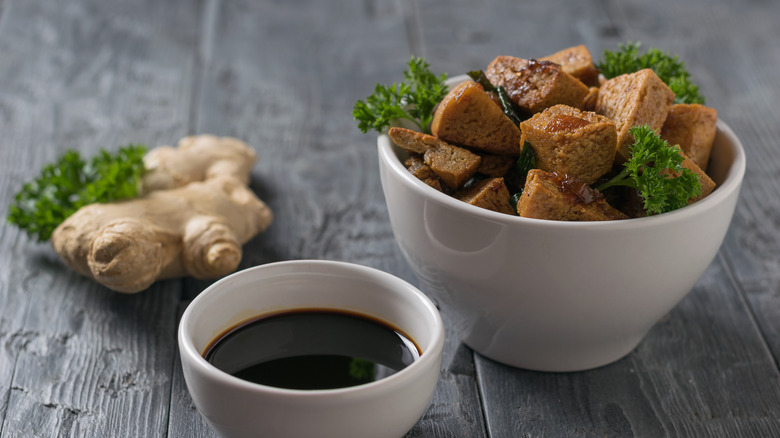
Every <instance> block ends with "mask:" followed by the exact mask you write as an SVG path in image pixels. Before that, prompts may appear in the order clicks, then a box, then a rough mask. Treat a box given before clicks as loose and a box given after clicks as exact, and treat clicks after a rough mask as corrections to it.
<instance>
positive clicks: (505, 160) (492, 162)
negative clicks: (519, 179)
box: [477, 154, 517, 177]
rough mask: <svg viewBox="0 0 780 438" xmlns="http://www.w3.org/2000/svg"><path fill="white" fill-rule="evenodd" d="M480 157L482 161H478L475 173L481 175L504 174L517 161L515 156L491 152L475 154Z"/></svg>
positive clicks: (497, 175)
mask: <svg viewBox="0 0 780 438" xmlns="http://www.w3.org/2000/svg"><path fill="white" fill-rule="evenodd" d="M477 155H479V156H480V157H482V162H481V163H479V168H478V169H477V173H481V174H483V175H487V176H492V177H499V176H504V175H506V173H507V172H509V169H511V168H512V166H514V165H515V163H516V162H517V158H516V157H511V156H509V155H492V154H477Z"/></svg>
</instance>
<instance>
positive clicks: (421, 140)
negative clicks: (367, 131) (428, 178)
mask: <svg viewBox="0 0 780 438" xmlns="http://www.w3.org/2000/svg"><path fill="white" fill-rule="evenodd" d="M387 135H388V136H389V137H390V139H391V140H393V142H394V143H395V144H396V145H398V147H399V148H401V149H406V150H407V151H409V152H412V153H415V154H420V155H422V154H424V153H425V152H426V151H427V150H428V149H433V148H437V147H443V146H446V145H447V142H445V141H442V140H440V139H438V138H436V137H434V136H432V135H428V134H423V133H422V132H417V131H413V130H411V129H406V128H398V127H392V128H390V130H389V131H387Z"/></svg>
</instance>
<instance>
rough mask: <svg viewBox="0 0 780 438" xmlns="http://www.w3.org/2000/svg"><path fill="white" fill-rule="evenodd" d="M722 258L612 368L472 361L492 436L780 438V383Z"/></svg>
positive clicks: (779, 377) (483, 360) (480, 359)
mask: <svg viewBox="0 0 780 438" xmlns="http://www.w3.org/2000/svg"><path fill="white" fill-rule="evenodd" d="M740 309H744V302H743V301H742V298H741V296H740V295H739V294H738V293H737V292H736V291H735V290H734V285H733V283H732V281H731V279H730V273H729V271H728V270H727V269H726V268H724V265H723V260H722V258H718V259H717V260H716V262H715V263H714V264H713V265H712V266H710V268H709V269H708V271H707V274H706V275H705V277H704V278H703V280H702V281H701V282H699V283H698V284H697V286H696V287H695V288H694V290H693V291H692V292H691V293H690V294H689V295H688V296H687V297H686V298H685V299H684V300H683V301H682V302H681V303H680V304H679V305H678V306H677V307H676V308H675V309H674V310H673V311H672V312H671V313H670V314H669V315H668V316H667V317H666V318H664V319H663V320H662V321H660V322H659V323H658V324H657V325H656V326H655V327H654V328H653V329H652V330H651V332H650V333H649V334H648V336H647V337H646V338H645V339H644V340H643V341H642V343H640V344H639V346H638V347H637V349H636V350H635V351H634V352H632V353H631V354H630V355H628V356H627V357H625V358H624V359H622V360H620V361H618V362H615V363H614V364H611V365H608V366H605V367H602V368H598V369H595V370H591V371H586V372H579V373H562V374H555V373H538V372H531V371H524V370H518V369H514V368H511V367H506V366H503V365H499V364H496V363H495V362H492V361H490V360H488V359H484V358H481V357H480V358H478V360H477V367H478V369H479V371H480V377H482V379H481V380H480V384H481V390H482V394H483V400H484V402H485V411H486V413H487V418H488V423H489V424H490V425H500V427H493V428H491V436H492V437H515V436H648V437H651V436H652V437H657V436H695V437H706V436H710V437H721V436H754V437H761V436H777V435H778V434H780V376H779V375H778V373H777V369H776V367H775V365H774V362H773V360H772V358H771V356H770V354H769V351H768V350H767V348H766V345H765V344H764V342H763V340H762V339H761V336H760V334H759V331H758V329H757V327H756V326H755V324H754V322H753V320H752V319H751V318H750V317H749V316H748V315H747V312H745V311H744V310H742V311H740Z"/></svg>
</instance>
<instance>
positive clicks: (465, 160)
mask: <svg viewBox="0 0 780 438" xmlns="http://www.w3.org/2000/svg"><path fill="white" fill-rule="evenodd" d="M423 157H424V159H425V164H427V165H429V166H431V169H433V171H434V172H436V175H438V176H439V178H441V180H442V181H444V184H446V185H447V187H449V188H451V189H453V190H455V189H459V188H460V187H462V186H463V184H464V183H465V182H466V181H467V180H468V179H469V178H471V177H472V176H474V174H475V173H477V169H478V168H479V162H480V157H479V155H475V154H473V153H472V152H470V151H469V150H467V149H463V148H460V147H457V146H452V145H447V146H446V147H439V148H435V149H428V151H427V152H425V155H424V156H423Z"/></svg>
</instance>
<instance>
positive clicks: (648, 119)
mask: <svg viewBox="0 0 780 438" xmlns="http://www.w3.org/2000/svg"><path fill="white" fill-rule="evenodd" d="M673 102H674V92H673V91H672V90H671V89H669V87H668V86H667V85H666V84H665V83H664V82H663V81H662V80H661V79H660V78H659V77H658V76H657V75H656V74H655V73H654V72H653V71H652V70H650V69H649V68H648V69H644V70H639V71H638V72H636V73H630V74H624V75H620V76H616V77H614V78H612V79H609V80H608V81H606V82H604V84H603V85H602V86H601V88H600V89H599V94H598V97H597V98H596V108H595V109H596V112H597V113H599V114H601V115H604V116H607V117H609V118H610V119H612V121H613V122H615V127H616V128H617V135H618V146H617V154H615V164H622V163H624V162H625V161H626V160H628V158H630V157H631V153H630V152H629V146H631V144H633V143H634V136H633V135H631V133H630V132H629V129H630V128H631V127H632V126H637V125H645V124H647V125H649V126H650V127H651V128H653V129H654V130H655V131H656V132H660V131H661V127H662V126H663V124H664V121H665V120H666V115H667V113H668V112H669V109H670V108H671V107H672V103H673Z"/></svg>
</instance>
